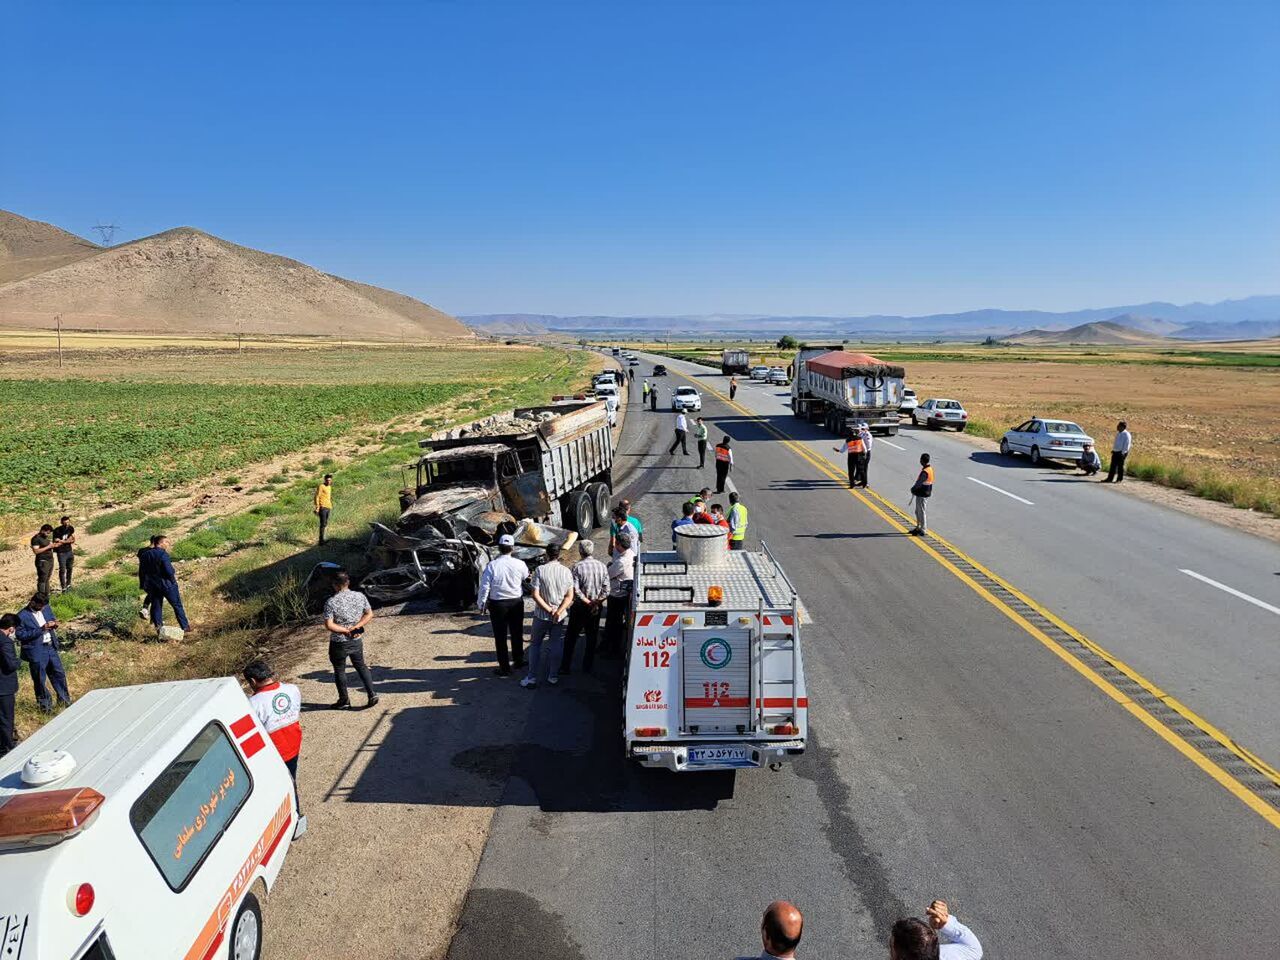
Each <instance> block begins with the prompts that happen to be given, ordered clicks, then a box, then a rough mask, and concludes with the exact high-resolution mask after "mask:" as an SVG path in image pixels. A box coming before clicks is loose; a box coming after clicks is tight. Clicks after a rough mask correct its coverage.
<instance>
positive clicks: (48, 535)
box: [31, 523, 54, 599]
mask: <svg viewBox="0 0 1280 960" xmlns="http://www.w3.org/2000/svg"><path fill="white" fill-rule="evenodd" d="M53 550H54V546H53V524H51V523H44V524H41V525H40V530H39V532H37V533H36V535H35V536H34V537H32V538H31V552H32V553H33V554H35V558H36V593H37V594H39V595H40V596H42V597H44V598H45V599H48V597H49V580H50V578H51V577H52V576H53Z"/></svg>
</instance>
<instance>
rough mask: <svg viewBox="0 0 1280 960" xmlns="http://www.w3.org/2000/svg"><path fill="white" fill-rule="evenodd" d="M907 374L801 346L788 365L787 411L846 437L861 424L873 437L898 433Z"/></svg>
mask: <svg viewBox="0 0 1280 960" xmlns="http://www.w3.org/2000/svg"><path fill="white" fill-rule="evenodd" d="M905 377H906V370H904V369H903V368H902V367H901V366H899V365H897V364H894V363H885V362H884V361H883V360H878V359H877V358H875V357H872V356H869V355H868V354H865V353H850V352H848V351H846V350H842V349H840V348H839V347H834V348H833V347H805V348H803V349H801V350H800V352H799V353H797V354H796V358H795V360H794V361H793V363H792V380H791V412H792V413H793V414H794V415H795V416H797V417H800V418H801V419H804V420H808V421H810V422H811V423H816V422H819V421H821V422H822V424H823V426H825V427H826V428H827V429H828V430H830V431H831V432H832V433H835V434H837V435H839V436H845V435H846V434H847V433H848V432H849V430H850V429H851V428H852V427H853V426H855V425H856V424H857V423H859V422H862V421H865V422H866V424H867V426H868V427H870V428H871V431H872V432H873V433H886V434H888V435H889V436H893V435H894V434H896V433H897V432H898V408H899V407H900V406H901V405H902V396H903V394H902V391H903V389H904V386H905V384H904V378H905Z"/></svg>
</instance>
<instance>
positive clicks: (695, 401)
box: [671, 387, 702, 410]
mask: <svg viewBox="0 0 1280 960" xmlns="http://www.w3.org/2000/svg"><path fill="white" fill-rule="evenodd" d="M671 409H672V410H701V409H702V395H701V394H700V393H698V391H697V389H696V388H694V387H676V388H675V389H674V390H672V391H671Z"/></svg>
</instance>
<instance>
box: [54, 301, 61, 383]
mask: <svg viewBox="0 0 1280 960" xmlns="http://www.w3.org/2000/svg"><path fill="white" fill-rule="evenodd" d="M53 322H54V323H55V324H56V325H57V328H58V369H59V370H61V369H62V314H58V315H57V316H56V317H54V318H53Z"/></svg>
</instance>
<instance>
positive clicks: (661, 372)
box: [653, 363, 667, 377]
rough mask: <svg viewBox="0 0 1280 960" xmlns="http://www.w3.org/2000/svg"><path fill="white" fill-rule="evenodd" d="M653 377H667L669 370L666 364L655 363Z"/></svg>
mask: <svg viewBox="0 0 1280 960" xmlns="http://www.w3.org/2000/svg"><path fill="white" fill-rule="evenodd" d="M653 375H654V376H655V377H665V376H666V375H667V368H666V366H665V365H664V364H661V363H655V364H654V365H653Z"/></svg>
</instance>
